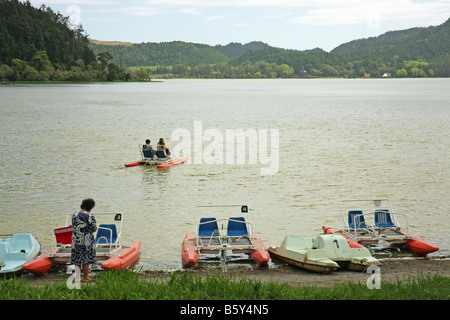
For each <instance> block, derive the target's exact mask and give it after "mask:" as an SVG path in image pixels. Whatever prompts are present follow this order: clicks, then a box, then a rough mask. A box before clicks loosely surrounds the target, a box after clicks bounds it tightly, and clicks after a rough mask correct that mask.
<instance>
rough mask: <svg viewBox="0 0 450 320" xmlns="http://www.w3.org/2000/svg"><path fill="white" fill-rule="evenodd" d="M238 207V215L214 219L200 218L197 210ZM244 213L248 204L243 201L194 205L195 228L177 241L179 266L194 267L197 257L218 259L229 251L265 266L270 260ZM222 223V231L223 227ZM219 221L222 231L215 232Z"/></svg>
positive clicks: (198, 258) (223, 257) (196, 263)
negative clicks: (239, 202) (245, 255)
mask: <svg viewBox="0 0 450 320" xmlns="http://www.w3.org/2000/svg"><path fill="white" fill-rule="evenodd" d="M231 207H239V208H240V209H241V214H240V216H238V217H231V218H224V219H216V218H215V217H212V218H200V219H198V213H197V211H198V210H199V209H201V208H207V209H208V211H212V209H214V208H222V209H223V208H231ZM243 213H245V214H247V215H248V206H246V205H218V206H217V205H208V206H198V207H197V208H196V230H197V231H198V233H197V235H196V236H194V235H193V234H192V233H190V232H188V233H187V234H186V236H185V238H184V240H183V243H182V245H181V258H182V265H183V268H191V267H196V266H197V265H198V264H199V261H200V259H201V258H205V259H207V258H217V256H220V258H221V259H222V261H225V260H226V257H227V256H228V255H229V254H230V253H231V254H233V255H241V254H247V255H251V259H253V261H254V262H255V264H256V265H258V266H266V265H267V264H268V262H269V260H270V255H269V252H268V250H267V249H266V247H265V246H264V243H263V241H262V240H261V239H259V238H258V237H257V236H256V235H255V234H254V233H253V226H252V224H251V223H250V222H249V220H250V219H249V218H247V219H246V218H245V217H242V216H241V215H242V214H243ZM224 223H225V224H226V232H225V231H224ZM219 224H221V227H222V228H221V230H222V231H223V232H222V234H221V233H220V232H219Z"/></svg>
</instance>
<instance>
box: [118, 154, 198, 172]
mask: <svg viewBox="0 0 450 320" xmlns="http://www.w3.org/2000/svg"><path fill="white" fill-rule="evenodd" d="M188 158H189V156H185V157H183V158H179V159H174V160H167V159H148V160H147V159H143V160H141V161H135V162H130V163H126V164H125V167H127V168H132V167H138V166H156V167H157V168H160V169H164V168H170V167H173V166H176V165H178V164H182V163H185V162H186V161H187V159H188Z"/></svg>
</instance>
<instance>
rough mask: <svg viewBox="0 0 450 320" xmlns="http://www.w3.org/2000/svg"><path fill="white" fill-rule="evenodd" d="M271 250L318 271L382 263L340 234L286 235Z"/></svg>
mask: <svg viewBox="0 0 450 320" xmlns="http://www.w3.org/2000/svg"><path fill="white" fill-rule="evenodd" d="M269 250H270V253H271V254H273V255H275V256H276V257H277V258H278V259H279V260H282V261H285V262H287V263H289V264H292V265H294V266H298V267H301V268H304V269H307V270H311V271H314V272H323V273H327V272H332V271H335V270H337V269H338V268H346V269H349V270H355V271H362V270H364V269H365V268H367V267H368V266H370V265H379V264H380V261H378V260H377V259H375V258H374V257H372V255H371V254H370V252H369V250H368V249H367V248H351V247H350V246H349V244H348V242H347V240H346V239H345V238H344V237H342V236H340V235H336V234H329V235H320V236H318V237H316V238H303V237H302V236H301V235H286V236H285V238H284V240H283V242H282V244H281V245H280V246H279V247H276V248H273V247H272V248H270V249H269Z"/></svg>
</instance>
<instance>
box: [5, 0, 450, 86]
mask: <svg viewBox="0 0 450 320" xmlns="http://www.w3.org/2000/svg"><path fill="white" fill-rule="evenodd" d="M449 47H450V19H449V20H447V21H446V22H445V23H443V24H442V25H440V26H436V27H428V28H413V29H409V30H403V31H393V32H388V33H386V34H384V35H381V36H379V37H375V38H369V39H362V40H355V41H352V42H349V43H347V44H343V45H341V46H339V47H338V48H336V49H334V50H333V51H331V52H325V51H324V50H322V49H319V48H316V49H313V50H308V51H298V50H287V49H281V48H275V47H271V46H269V45H268V44H265V43H262V42H251V43H248V44H245V45H242V44H239V43H230V44H229V45H226V46H221V45H218V46H214V47H213V46H209V45H204V44H196V43H186V42H182V41H174V42H164V43H141V44H132V45H110V44H105V43H101V42H100V43H99V42H95V43H93V42H92V41H90V40H89V36H88V34H87V33H86V32H85V30H84V29H83V27H82V26H81V25H78V26H73V25H71V24H70V21H69V18H68V17H65V16H63V15H61V14H60V13H59V12H54V11H53V10H52V9H51V8H49V7H47V6H45V5H42V6H41V7H40V8H35V7H33V6H32V5H31V4H30V2H29V1H26V2H20V1H18V0H0V80H2V79H8V80H11V81H21V80H23V81H36V80H38V81H115V80H125V81H127V80H130V79H138V80H142V81H147V80H150V79H151V78H209V79H230V78H231V79H233V78H235V79H243V78H322V77H327V78H330V77H331V78H332V77H336V78H359V77H365V76H367V75H369V74H370V76H371V77H383V76H391V77H449V76H450V53H449V52H448V48H449Z"/></svg>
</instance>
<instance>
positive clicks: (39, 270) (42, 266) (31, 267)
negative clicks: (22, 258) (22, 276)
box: [22, 250, 55, 276]
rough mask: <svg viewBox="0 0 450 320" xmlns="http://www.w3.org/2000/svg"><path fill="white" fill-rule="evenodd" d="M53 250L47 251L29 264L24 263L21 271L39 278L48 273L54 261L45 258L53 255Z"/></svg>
mask: <svg viewBox="0 0 450 320" xmlns="http://www.w3.org/2000/svg"><path fill="white" fill-rule="evenodd" d="M54 252H55V250H50V251H47V252H45V253H43V254H41V255H40V256H38V257H36V258H35V259H33V260H31V261H30V262H27V263H25V264H24V265H23V266H22V270H24V271H27V272H30V273H32V274H34V275H37V276H41V275H44V274H46V273H47V272H49V271H50V270H51V269H52V267H53V265H54V261H53V260H52V259H50V258H48V257H47V256H48V255H50V254H52V253H54Z"/></svg>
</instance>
